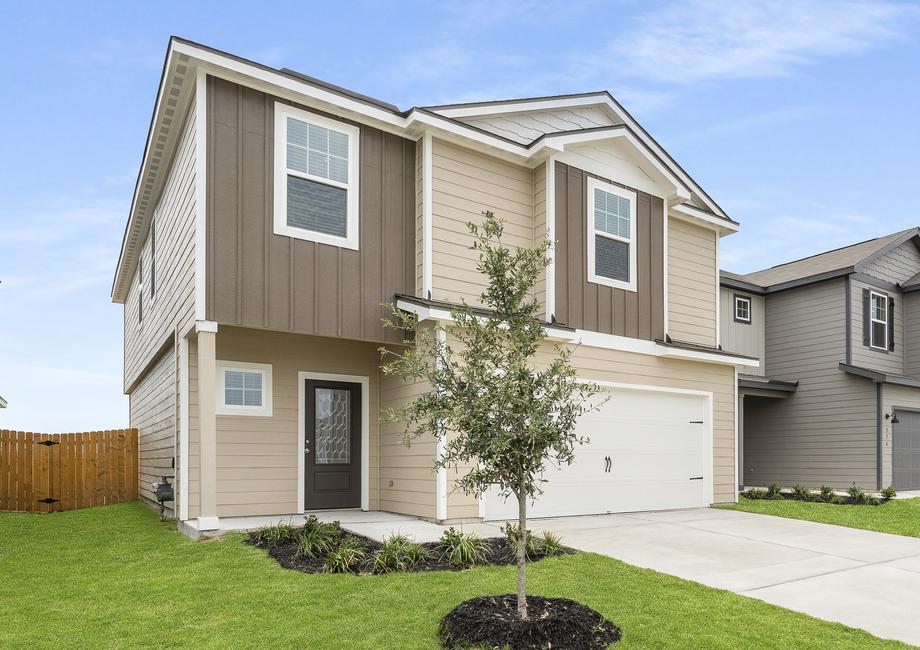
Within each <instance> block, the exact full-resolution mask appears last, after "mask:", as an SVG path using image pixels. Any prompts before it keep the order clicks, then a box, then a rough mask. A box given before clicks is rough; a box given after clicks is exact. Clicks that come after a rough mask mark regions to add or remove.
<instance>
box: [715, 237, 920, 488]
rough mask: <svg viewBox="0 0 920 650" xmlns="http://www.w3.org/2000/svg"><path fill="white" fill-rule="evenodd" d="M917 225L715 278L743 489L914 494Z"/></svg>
mask: <svg viewBox="0 0 920 650" xmlns="http://www.w3.org/2000/svg"><path fill="white" fill-rule="evenodd" d="M918 246H920V230H918V229H917V228H911V229H909V230H905V231H903V232H897V233H894V234H892V235H888V236H886V237H879V238H878V239H872V240H869V241H865V242H862V243H859V244H854V245H852V246H847V247H845V248H840V249H837V250H833V251H829V252H827V253H822V254H820V255H815V256H813V257H808V258H805V259H802V260H798V261H795V262H789V263H787V264H781V265H779V266H775V267H772V268H769V269H765V270H763V271H758V272H756V273H750V274H748V275H737V274H734V273H728V272H725V271H723V272H722V279H721V284H722V308H721V311H722V343H723V347H724V348H725V349H726V350H729V351H732V352H735V353H740V354H748V355H753V356H757V357H759V358H761V359H763V361H764V363H763V364H762V365H761V367H760V368H759V369H749V370H746V371H744V372H743V374H740V375H739V379H738V381H739V384H738V389H739V396H740V398H741V401H740V404H741V407H740V408H739V414H740V416H739V424H740V426H739V430H740V433H739V438H740V439H741V440H742V441H743V444H741V445H740V448H739V449H740V454H741V460H740V465H741V467H742V472H741V476H740V477H739V480H740V481H741V483H743V484H746V485H755V486H762V485H769V484H771V483H779V484H781V485H784V486H791V485H793V484H796V483H800V484H802V485H805V486H810V487H815V486H820V485H824V484H826V485H830V486H833V487H838V488H844V487H849V486H850V485H851V484H852V483H854V482H855V483H857V484H859V485H861V486H864V487H868V488H876V489H878V488H882V487H884V486H888V485H894V487H895V488H897V489H901V490H906V489H920V293H918V290H920V248H918Z"/></svg>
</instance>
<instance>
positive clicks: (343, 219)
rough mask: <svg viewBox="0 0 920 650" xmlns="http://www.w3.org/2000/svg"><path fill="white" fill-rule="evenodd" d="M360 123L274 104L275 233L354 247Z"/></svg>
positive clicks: (356, 231)
mask: <svg viewBox="0 0 920 650" xmlns="http://www.w3.org/2000/svg"><path fill="white" fill-rule="evenodd" d="M359 137H360V131H359V129H358V127H356V126H353V125H351V124H345V123H344V122H338V121H336V120H331V119H328V118H325V117H322V116H320V115H315V114H313V113H309V112H307V111H304V110H301V109H298V108H294V107H292V106H288V105H286V104H280V103H278V104H275V142H274V146H275V156H274V159H275V184H274V232H275V234H278V235H287V236H289V237H295V238H297V239H306V240H308V241H314V242H318V243H321V244H330V245H332V246H340V247H342V248H351V249H355V250H357V248H358V140H359Z"/></svg>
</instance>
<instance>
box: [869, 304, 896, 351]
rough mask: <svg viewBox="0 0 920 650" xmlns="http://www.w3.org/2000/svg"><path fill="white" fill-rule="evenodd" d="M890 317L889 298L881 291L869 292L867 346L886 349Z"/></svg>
mask: <svg viewBox="0 0 920 650" xmlns="http://www.w3.org/2000/svg"><path fill="white" fill-rule="evenodd" d="M890 319H891V309H889V299H888V296H886V295H885V294H883V293H876V292H875V291H870V292H869V346H870V347H873V348H877V349H879V350H887V349H888V342H889V341H888V330H889V327H888V325H889V323H890Z"/></svg>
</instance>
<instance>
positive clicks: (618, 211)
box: [586, 178, 636, 291]
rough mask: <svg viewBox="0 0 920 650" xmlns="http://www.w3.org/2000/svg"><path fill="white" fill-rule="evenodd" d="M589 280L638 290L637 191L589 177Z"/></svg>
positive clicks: (587, 211) (628, 289)
mask: <svg viewBox="0 0 920 650" xmlns="http://www.w3.org/2000/svg"><path fill="white" fill-rule="evenodd" d="M586 213H587V215H586V216H587V220H588V250H587V258H588V282H594V283H596V284H603V285H607V286H609V287H615V288H618V289H625V290H627V291H635V290H636V193H635V192H630V191H629V190H624V189H622V188H620V187H616V186H615V185H611V184H610V183H604V182H602V181H599V180H597V179H594V178H590V179H588V201H587V210H586Z"/></svg>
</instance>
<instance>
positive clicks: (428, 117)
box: [112, 36, 738, 302]
mask: <svg viewBox="0 0 920 650" xmlns="http://www.w3.org/2000/svg"><path fill="white" fill-rule="evenodd" d="M202 73H206V74H209V75H212V76H217V77H223V78H226V79H229V80H231V81H233V82H234V83H237V84H240V85H243V86H248V87H251V88H256V89H259V90H263V91H265V92H268V93H270V94H272V95H276V96H279V97H283V98H285V99H288V100H292V101H295V102H297V103H299V104H302V105H305V106H308V107H311V108H315V109H319V110H324V111H326V112H331V113H334V114H339V115H342V116H344V117H348V118H350V119H353V120H355V121H359V122H361V123H364V124H367V125H369V126H373V127H375V128H380V129H382V130H385V131H388V132H390V133H396V134H398V135H401V136H403V137H408V138H412V139H418V138H420V137H422V136H423V135H425V134H426V133H430V134H433V135H435V136H437V137H438V138H444V139H447V140H452V141H455V142H459V143H461V144H464V145H465V146H472V147H476V148H479V149H485V150H487V151H489V153H491V154H493V155H497V156H500V157H504V158H506V159H510V160H512V161H515V162H517V163H519V164H524V165H529V166H531V167H535V166H536V165H538V164H540V163H541V162H542V161H544V160H547V159H549V158H550V156H552V155H553V154H554V153H555V152H560V151H564V150H565V148H566V146H569V145H575V144H579V143H584V142H601V141H606V140H614V139H617V140H618V141H621V142H623V141H625V142H628V143H629V144H630V145H631V146H632V147H634V148H635V150H636V151H638V152H639V153H640V154H641V155H642V156H644V157H645V159H647V160H648V161H649V164H650V168H651V167H654V168H655V170H657V172H656V173H661V175H662V177H664V178H666V179H667V183H668V187H669V188H670V187H673V188H674V194H673V195H671V197H670V201H671V202H672V203H677V205H675V206H674V207H676V208H686V210H687V212H686V213H687V214H689V215H690V216H692V217H694V218H699V219H702V220H704V221H709V222H711V223H713V224H715V225H716V226H717V227H718V228H720V229H721V231H722V232H729V231H733V230H737V226H738V224H737V222H735V221H733V220H732V219H731V218H730V217H729V216H728V215H727V214H726V213H725V211H724V210H722V208H721V207H719V205H718V204H717V203H716V202H715V201H713V200H712V199H711V198H710V197H709V195H708V194H706V192H705V191H704V190H703V189H702V188H701V187H700V186H699V185H698V184H697V183H696V181H694V180H693V179H692V178H691V177H690V175H689V174H687V172H686V171H684V169H683V168H682V167H681V166H680V165H678V164H677V162H676V161H675V160H674V159H673V158H672V157H671V156H670V154H668V153H667V152H666V151H665V150H664V149H663V148H662V147H661V145H659V144H658V143H657V142H656V141H655V140H654V139H653V138H652V137H651V136H650V135H649V134H648V132H647V131H646V130H645V129H644V128H642V126H641V125H639V124H638V122H636V121H635V119H633V117H632V116H631V115H630V114H629V113H628V112H627V111H626V110H625V109H624V108H623V107H622V106H621V105H620V104H619V103H618V102H617V101H616V100H615V99H614V98H613V96H612V95H611V94H610V93H608V92H606V91H601V92H592V93H579V94H573V95H558V96H553V97H533V98H525V99H515V100H500V101H497V102H477V103H474V104H451V105H442V106H428V107H424V106H423V107H413V108H409V109H407V110H400V109H399V107H398V106H396V105H394V104H391V103H389V102H385V101H382V100H379V99H375V98H373V97H368V96H367V95H363V94H361V93H358V92H355V91H352V90H349V89H347V88H343V87H341V86H337V85H335V84H331V83H328V82H325V81H322V80H319V79H316V78H315V77H311V76H308V75H305V74H301V73H299V72H296V71H294V70H290V69H288V68H281V69H277V68H272V67H269V66H266V65H263V64H261V63H257V62H254V61H250V60H248V59H245V58H242V57H239V56H236V55H233V54H229V53H227V52H223V51H221V50H217V49H215V48H212V47H208V46H206V45H201V44H199V43H195V42H193V41H189V40H186V39H182V38H179V37H176V36H173V37H171V38H170V40H169V46H168V48H167V51H166V57H165V60H164V64H163V72H162V75H161V78H160V85H159V88H158V92H157V98H156V101H155V103H154V109H153V114H152V116H151V120H150V126H149V130H148V134H147V140H146V145H145V149H144V154H143V157H142V161H141V166H140V170H139V172H138V177H137V182H136V185H135V189H134V195H133V198H132V201H131V208H130V212H129V214H128V221H127V224H126V226H125V233H124V238H123V240H122V246H121V250H120V253H119V259H118V264H117V267H116V272H115V277H114V279H113V283H112V300H113V301H115V302H124V301H125V299H126V298H127V292H128V287H129V283H130V279H131V277H132V275H133V273H134V270H135V268H136V267H137V255H138V251H139V250H140V245H141V244H142V243H143V238H144V237H145V236H146V233H147V232H148V230H149V225H150V220H151V219H152V214H153V211H154V209H155V207H156V204H157V202H158V200H159V195H160V193H161V191H162V187H163V184H164V182H165V178H166V175H167V174H168V171H169V164H168V161H169V160H170V159H171V157H172V155H173V153H174V151H175V148H176V146H177V143H178V139H179V132H180V131H181V128H182V124H183V123H184V120H183V119H182V117H183V116H184V115H185V114H186V112H187V111H188V109H189V106H191V105H192V102H194V99H195V96H196V93H197V90H196V88H197V82H196V80H199V79H200V78H201V75H202ZM575 106H583V107H594V108H595V109H597V110H600V111H604V112H605V113H606V114H607V115H608V116H609V118H610V119H609V123H608V124H600V125H599V126H596V127H589V128H586V127H583V126H581V125H578V124H575V125H574V126H576V127H577V128H574V129H565V128H561V127H552V128H549V129H546V130H545V131H543V132H541V133H538V134H537V133H534V134H533V135H535V136H536V137H534V138H533V139H532V140H529V141H527V140H525V139H522V138H521V137H520V136H519V135H518V134H509V133H502V132H501V131H500V130H499V129H496V128H485V127H487V126H489V125H488V124H487V123H483V122H479V121H476V120H474V119H472V117H471V116H475V115H486V114H495V113H499V114H500V113H506V112H509V111H517V112H534V111H539V110H545V109H546V107H555V108H560V107H561V108H565V107H575ZM465 118H466V121H464V119H465ZM556 128H558V129H559V130H554V129H556ZM512 136H513V137H512ZM694 211H695V212H694ZM697 212H698V213H699V214H697ZM199 218H200V217H199Z"/></svg>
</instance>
